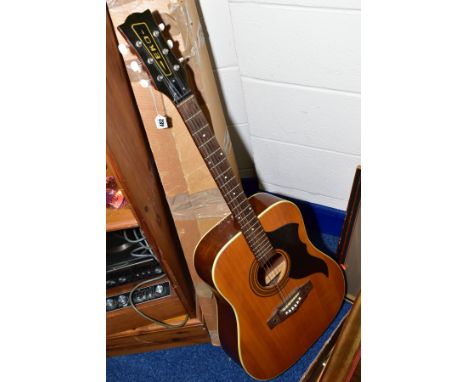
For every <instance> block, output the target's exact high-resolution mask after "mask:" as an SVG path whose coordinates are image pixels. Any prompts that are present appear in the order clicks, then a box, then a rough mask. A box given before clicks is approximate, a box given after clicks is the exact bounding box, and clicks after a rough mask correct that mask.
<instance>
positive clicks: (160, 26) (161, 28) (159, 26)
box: [158, 23, 166, 32]
mask: <svg viewBox="0 0 468 382" xmlns="http://www.w3.org/2000/svg"><path fill="white" fill-rule="evenodd" d="M158 28H159V30H160V31H161V32H162V31H163V30H164V29H166V26H165V25H164V23H161V24H159V25H158Z"/></svg>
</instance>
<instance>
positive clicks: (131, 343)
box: [107, 315, 210, 356]
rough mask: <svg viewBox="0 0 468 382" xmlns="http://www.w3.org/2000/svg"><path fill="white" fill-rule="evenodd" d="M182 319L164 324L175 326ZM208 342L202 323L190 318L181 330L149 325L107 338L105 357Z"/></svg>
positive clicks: (178, 318) (181, 317)
mask: <svg viewBox="0 0 468 382" xmlns="http://www.w3.org/2000/svg"><path fill="white" fill-rule="evenodd" d="M183 319H184V316H183V315H182V316H178V317H174V318H172V319H169V320H167V321H166V322H168V323H172V324H175V323H178V322H180V321H181V320H183ZM208 342H210V337H209V336H208V331H207V330H206V328H205V326H204V325H203V323H202V322H201V321H199V320H198V319H197V318H191V319H190V320H188V322H187V324H186V325H185V326H183V327H181V328H175V329H166V328H163V327H161V326H159V325H156V324H150V325H146V326H142V327H139V328H138V329H133V330H127V331H124V332H120V333H116V334H114V335H111V336H107V355H108V356H115V355H121V354H132V353H142V352H145V351H154V350H160V349H167V348H171V347H175V346H188V345H193V344H203V343H208Z"/></svg>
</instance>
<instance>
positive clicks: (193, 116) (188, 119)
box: [184, 110, 202, 123]
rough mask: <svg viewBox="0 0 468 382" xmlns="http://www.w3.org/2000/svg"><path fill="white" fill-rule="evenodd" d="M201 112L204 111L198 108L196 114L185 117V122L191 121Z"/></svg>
mask: <svg viewBox="0 0 468 382" xmlns="http://www.w3.org/2000/svg"><path fill="white" fill-rule="evenodd" d="M201 112H202V111H201V110H198V111H197V112H196V113H195V114H193V115H191V116H190V117H189V118H187V119H184V121H185V123H187V122H188V121H191V120H192V119H193V118H195V117H196V116H197V115H198V114H200V113H201Z"/></svg>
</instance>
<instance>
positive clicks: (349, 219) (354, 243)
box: [336, 166, 361, 300]
mask: <svg viewBox="0 0 468 382" xmlns="http://www.w3.org/2000/svg"><path fill="white" fill-rule="evenodd" d="M336 253H337V255H338V259H339V263H340V264H344V268H345V269H346V272H345V274H346V281H347V283H346V284H347V290H346V296H347V297H348V298H350V299H351V300H354V299H355V298H356V295H357V293H358V292H359V291H360V290H361V167H360V166H358V167H357V169H356V173H355V175H354V181H353V187H352V189H351V195H350V197H349V201H348V207H347V209H346V219H345V222H344V225H343V230H342V231H341V235H340V241H339V243H338V249H337V252H336Z"/></svg>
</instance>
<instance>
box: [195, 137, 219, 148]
mask: <svg viewBox="0 0 468 382" xmlns="http://www.w3.org/2000/svg"><path fill="white" fill-rule="evenodd" d="M214 138H215V137H214V136H212V137H211V138H210V139H208V140H207V141H206V142H204V143H202V144H201V145H200V146H199V147H203V146H205V145H206V144H207V143H209V142H210V141H211V140H212V139H214Z"/></svg>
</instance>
